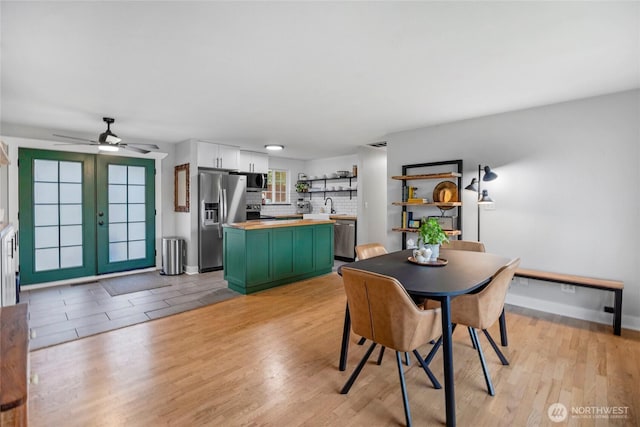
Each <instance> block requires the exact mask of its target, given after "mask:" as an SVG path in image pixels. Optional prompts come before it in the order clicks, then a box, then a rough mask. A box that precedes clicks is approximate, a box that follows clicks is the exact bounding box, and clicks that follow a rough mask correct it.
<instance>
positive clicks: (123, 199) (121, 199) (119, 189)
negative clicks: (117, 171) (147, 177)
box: [109, 185, 127, 204]
mask: <svg viewBox="0 0 640 427" xmlns="http://www.w3.org/2000/svg"><path fill="white" fill-rule="evenodd" d="M111 203H127V186H126V185H109V204H111Z"/></svg>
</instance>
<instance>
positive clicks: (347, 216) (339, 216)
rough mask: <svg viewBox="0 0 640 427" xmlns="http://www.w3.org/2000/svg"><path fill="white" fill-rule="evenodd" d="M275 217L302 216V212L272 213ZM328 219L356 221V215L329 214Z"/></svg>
mask: <svg viewBox="0 0 640 427" xmlns="http://www.w3.org/2000/svg"><path fill="white" fill-rule="evenodd" d="M274 217H275V218H302V214H289V215H274ZM329 219H348V220H352V221H357V220H358V217H357V216H355V215H343V214H331V215H329Z"/></svg>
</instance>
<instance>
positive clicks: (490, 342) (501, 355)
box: [482, 329, 509, 366]
mask: <svg viewBox="0 0 640 427" xmlns="http://www.w3.org/2000/svg"><path fill="white" fill-rule="evenodd" d="M482 332H484V335H485V336H486V337H487V339H488V340H489V344H491V347H493V349H494V350H495V352H496V354H497V355H498V357H499V358H500V362H502V364H503V365H505V366H506V365H508V364H509V361H508V360H507V358H506V357H504V354H502V352H501V351H500V347H498V345H497V344H496V342H495V341H494V340H493V338H492V337H491V335H490V334H489V331H487V330H486V329H483V330H482Z"/></svg>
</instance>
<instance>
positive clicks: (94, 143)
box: [53, 142, 100, 146]
mask: <svg viewBox="0 0 640 427" xmlns="http://www.w3.org/2000/svg"><path fill="white" fill-rule="evenodd" d="M53 145H94V146H95V145H100V143H98V142H61V143H59V144H53Z"/></svg>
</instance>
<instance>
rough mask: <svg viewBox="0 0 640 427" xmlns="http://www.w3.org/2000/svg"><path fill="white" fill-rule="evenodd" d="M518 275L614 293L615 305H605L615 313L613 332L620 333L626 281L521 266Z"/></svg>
mask: <svg viewBox="0 0 640 427" xmlns="http://www.w3.org/2000/svg"><path fill="white" fill-rule="evenodd" d="M515 275H516V276H518V277H526V278H527V279H535V280H543V281H546V282H556V283H565V284H567V285H574V286H582V287H585V288H593V289H602V290H605V291H611V292H613V293H614V306H613V307H605V308H604V311H606V312H607V313H613V333H614V334H616V335H620V330H621V327H622V290H623V289H624V282H621V281H618V280H605V279H595V278H593V277H584V276H575V275H573V274H560V273H550V272H548V271H539V270H529V269H526V268H519V269H517V270H516V274H515Z"/></svg>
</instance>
